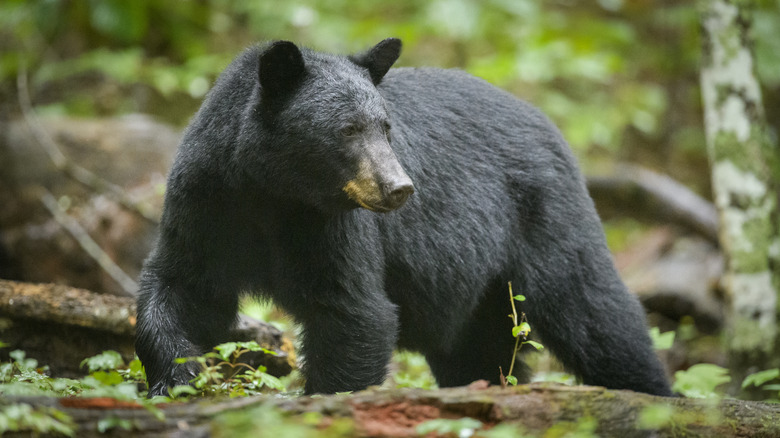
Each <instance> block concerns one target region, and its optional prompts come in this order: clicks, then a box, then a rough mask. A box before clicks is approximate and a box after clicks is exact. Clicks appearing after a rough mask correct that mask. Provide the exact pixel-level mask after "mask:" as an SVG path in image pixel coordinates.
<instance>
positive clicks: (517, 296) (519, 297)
mask: <svg viewBox="0 0 780 438" xmlns="http://www.w3.org/2000/svg"><path fill="white" fill-rule="evenodd" d="M512 298H514V299H515V300H517V301H525V295H515V296H514V297H512Z"/></svg>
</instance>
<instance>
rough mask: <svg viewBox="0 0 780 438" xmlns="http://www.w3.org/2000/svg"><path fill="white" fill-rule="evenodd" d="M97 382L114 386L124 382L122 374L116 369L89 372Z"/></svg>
mask: <svg viewBox="0 0 780 438" xmlns="http://www.w3.org/2000/svg"><path fill="white" fill-rule="evenodd" d="M91 376H92V377H94V378H95V380H97V381H98V382H100V383H102V384H103V385H108V386H114V385H118V384H120V383H122V382H124V379H123V378H122V375H121V374H119V372H117V371H116V370H111V371H95V372H93V373H92V374H91Z"/></svg>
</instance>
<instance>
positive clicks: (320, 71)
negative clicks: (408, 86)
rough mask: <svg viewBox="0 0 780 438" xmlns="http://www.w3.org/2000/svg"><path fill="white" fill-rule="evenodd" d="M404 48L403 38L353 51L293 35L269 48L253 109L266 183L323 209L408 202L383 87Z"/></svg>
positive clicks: (386, 207) (387, 207)
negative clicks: (325, 47)
mask: <svg viewBox="0 0 780 438" xmlns="http://www.w3.org/2000/svg"><path fill="white" fill-rule="evenodd" d="M400 50H401V41H400V40H398V39H386V40H384V41H382V42H380V43H379V44H377V45H376V46H374V47H373V48H371V49H369V50H368V51H366V52H364V53H361V54H358V55H353V56H349V57H345V56H336V55H330V54H324V53H319V52H314V51H310V50H307V49H300V48H298V47H297V46H296V45H295V44H293V43H291V42H289V41H277V42H274V43H271V44H269V45H268V46H266V47H265V48H264V49H262V50H261V52H260V54H259V59H258V69H257V74H258V76H257V78H258V85H259V87H258V93H257V95H256V96H255V97H256V98H257V99H258V102H257V103H256V106H255V107H254V108H253V115H252V117H253V118H254V119H255V123H257V124H258V126H257V129H258V130H259V131H260V132H261V133H262V135H260V136H258V137H257V138H259V139H261V143H262V144H258V145H254V146H253V147H256V148H259V150H258V151H257V153H258V154H259V155H260V157H261V159H262V161H263V165H262V171H263V172H264V177H263V179H264V180H265V181H266V184H270V185H275V186H276V190H277V193H279V194H282V195H284V196H294V197H297V198H298V199H299V200H302V201H304V202H306V203H308V204H310V205H314V206H316V207H318V208H320V209H321V210H324V211H338V210H344V209H349V208H355V207H363V208H366V209H368V210H371V211H377V212H389V211H392V210H395V209H397V208H399V207H401V206H402V205H403V204H404V203H405V202H406V200H407V198H408V197H409V195H411V194H412V193H413V192H414V186H413V185H412V181H411V179H410V178H409V176H408V175H407V174H406V172H405V171H404V170H403V168H402V167H401V164H400V163H399V162H398V159H397V157H396V155H395V153H394V152H393V149H392V148H391V146H390V138H391V135H390V131H391V126H392V120H391V119H390V117H389V115H388V111H387V108H386V105H385V101H384V99H383V97H382V96H381V94H380V93H379V90H378V89H377V85H378V84H379V83H380V82H381V81H382V78H383V77H384V76H385V74H386V73H387V72H388V70H389V69H390V67H391V66H392V64H393V63H394V62H395V61H396V59H397V58H398V56H399V54H400ZM252 137H255V136H252Z"/></svg>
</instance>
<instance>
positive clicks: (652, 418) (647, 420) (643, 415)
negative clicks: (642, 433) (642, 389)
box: [637, 403, 674, 430]
mask: <svg viewBox="0 0 780 438" xmlns="http://www.w3.org/2000/svg"><path fill="white" fill-rule="evenodd" d="M673 414H674V408H673V407H672V406H671V405H668V404H664V403H658V404H651V405H647V406H645V407H644V408H642V410H641V411H640V412H639V418H638V419H637V426H638V427H639V428H640V429H648V430H658V429H661V428H664V427H666V426H668V425H669V423H670V422H671V421H672V415H673Z"/></svg>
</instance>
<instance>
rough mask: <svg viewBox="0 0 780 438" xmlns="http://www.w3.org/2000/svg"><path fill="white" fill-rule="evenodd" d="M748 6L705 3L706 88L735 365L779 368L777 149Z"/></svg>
mask: <svg viewBox="0 0 780 438" xmlns="http://www.w3.org/2000/svg"><path fill="white" fill-rule="evenodd" d="M750 3H751V2H749V1H739V0H703V1H701V2H700V11H701V17H702V29H703V35H702V39H703V41H702V44H703V45H702V47H703V58H702V68H701V89H702V99H703V104H704V124H705V128H706V133H707V151H708V154H709V158H710V165H711V169H712V186H713V191H714V197H715V205H716V207H717V208H718V212H719V215H720V233H719V234H720V236H719V238H720V242H721V245H722V247H723V250H724V252H725V254H726V258H727V261H728V267H727V272H726V275H725V278H724V288H725V291H726V294H727V297H728V299H729V303H730V314H729V324H728V327H729V330H728V332H727V334H726V336H727V342H728V344H727V345H728V352H729V359H730V367H731V368H732V371H733V374H734V377H735V380H738V381H735V382H734V383H737V384H739V383H740V381H741V377H743V376H744V375H745V374H748V373H750V372H754V371H760V370H761V369H765V368H769V367H774V366H777V360H778V357H777V356H778V354H777V353H778V348H777V347H778V285H780V272H778V267H780V263H779V262H780V235H779V234H778V229H779V228H780V227H778V192H777V188H778V185H777V180H778V178H779V177H780V176H779V175H778V174H777V173H776V169H777V167H776V163H777V160H778V151H777V148H776V147H775V146H774V145H772V142H771V140H770V138H769V136H768V135H767V131H766V119H765V116H764V110H763V106H762V103H761V89H760V87H759V84H758V80H757V79H756V75H755V66H754V63H753V55H752V51H751V49H752V48H751V44H750V35H749V32H750V19H749V15H748V13H749V11H747V10H746V9H747V7H748V6H749V5H750Z"/></svg>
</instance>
